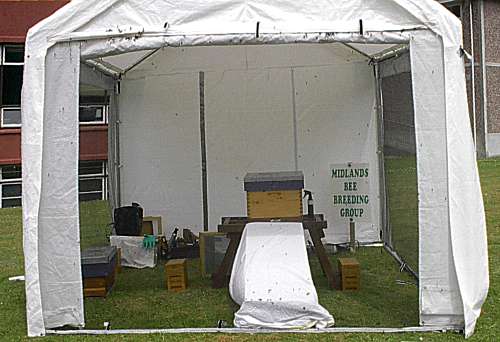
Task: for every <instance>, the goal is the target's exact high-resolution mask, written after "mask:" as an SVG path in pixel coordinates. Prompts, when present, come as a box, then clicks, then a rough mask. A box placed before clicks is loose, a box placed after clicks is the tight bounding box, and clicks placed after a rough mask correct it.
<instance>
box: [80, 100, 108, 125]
mask: <svg viewBox="0 0 500 342" xmlns="http://www.w3.org/2000/svg"><path fill="white" fill-rule="evenodd" d="M79 116H80V123H81V124H84V125H94V124H105V123H107V116H108V106H106V105H80V115H79Z"/></svg>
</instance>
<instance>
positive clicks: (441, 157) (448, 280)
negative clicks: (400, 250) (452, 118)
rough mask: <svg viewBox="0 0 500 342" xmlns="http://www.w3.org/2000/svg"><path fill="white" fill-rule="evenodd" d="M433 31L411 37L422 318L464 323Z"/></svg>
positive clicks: (439, 53)
mask: <svg viewBox="0 0 500 342" xmlns="http://www.w3.org/2000/svg"><path fill="white" fill-rule="evenodd" d="M436 38H437V37H436V36H434V35H433V34H420V35H419V37H418V39H413V40H412V41H411V46H410V53H411V63H412V83H413V91H414V94H418V95H417V96H414V99H413V101H414V107H415V131H416V144H417V173H418V174H417V177H418V193H419V217H418V219H419V288H420V294H421V295H420V310H421V314H420V323H421V324H427V325H442V324H456V325H460V324H463V308H462V301H461V298H460V292H459V288H458V282H457V277H456V273H455V267H454V262H453V256H452V252H451V244H450V231H449V227H450V224H449V212H448V210H449V204H450V203H449V196H448V172H447V171H448V170H447V151H446V140H447V137H446V105H445V101H446V97H445V89H444V87H443V85H444V73H443V71H444V69H443V68H444V65H443V48H442V42H441V40H440V39H436Z"/></svg>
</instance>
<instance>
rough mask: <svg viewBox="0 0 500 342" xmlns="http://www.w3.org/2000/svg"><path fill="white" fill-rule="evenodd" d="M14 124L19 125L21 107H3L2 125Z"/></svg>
mask: <svg viewBox="0 0 500 342" xmlns="http://www.w3.org/2000/svg"><path fill="white" fill-rule="evenodd" d="M14 125H21V109H19V108H3V109H2V126H14Z"/></svg>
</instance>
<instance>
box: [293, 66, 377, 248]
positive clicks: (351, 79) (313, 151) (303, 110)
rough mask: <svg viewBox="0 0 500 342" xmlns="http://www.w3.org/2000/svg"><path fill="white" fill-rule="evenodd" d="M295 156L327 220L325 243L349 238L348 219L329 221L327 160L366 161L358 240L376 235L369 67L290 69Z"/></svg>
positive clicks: (372, 96) (369, 239) (374, 141)
mask: <svg viewBox="0 0 500 342" xmlns="http://www.w3.org/2000/svg"><path fill="white" fill-rule="evenodd" d="M295 89H296V90H295V92H296V102H297V126H298V160H299V169H300V170H303V172H304V180H305V188H306V189H308V190H311V191H312V192H313V195H314V209H315V211H316V212H318V213H324V214H325V215H326V219H327V221H329V225H328V229H327V230H326V231H325V234H326V239H327V241H329V242H335V243H341V242H346V241H348V240H349V227H348V223H346V224H345V226H339V225H336V224H334V223H333V217H334V216H335V215H334V207H333V204H332V179H331V174H330V165H331V164H335V163H347V162H354V163H369V168H370V199H371V203H372V207H371V217H372V222H371V223H358V224H356V239H357V240H359V241H360V242H373V241H379V240H380V232H379V228H380V226H379V221H380V203H379V202H380V201H379V172H378V161H377V154H376V151H377V135H376V129H377V128H376V113H375V105H374V103H375V89H374V81H373V69H372V67H371V66H369V65H368V64H367V63H364V62H363V63H338V64H336V65H332V66H329V67H316V68H305V69H297V70H296V71H295Z"/></svg>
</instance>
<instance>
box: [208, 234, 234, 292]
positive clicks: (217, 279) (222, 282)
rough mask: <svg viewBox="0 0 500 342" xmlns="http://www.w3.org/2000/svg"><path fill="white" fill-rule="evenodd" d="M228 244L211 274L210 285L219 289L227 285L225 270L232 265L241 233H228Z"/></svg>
mask: <svg viewBox="0 0 500 342" xmlns="http://www.w3.org/2000/svg"><path fill="white" fill-rule="evenodd" d="M228 237H229V239H230V240H229V246H228V247H227V250H226V254H224V259H222V262H221V264H220V265H219V268H218V269H217V272H215V273H214V274H212V287H213V288H216V289H219V288H222V287H224V286H226V285H227V271H228V270H229V269H230V268H232V267H233V262H234V257H235V256H236V251H237V250H238V246H239V245H240V240H241V233H238V234H228Z"/></svg>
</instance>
